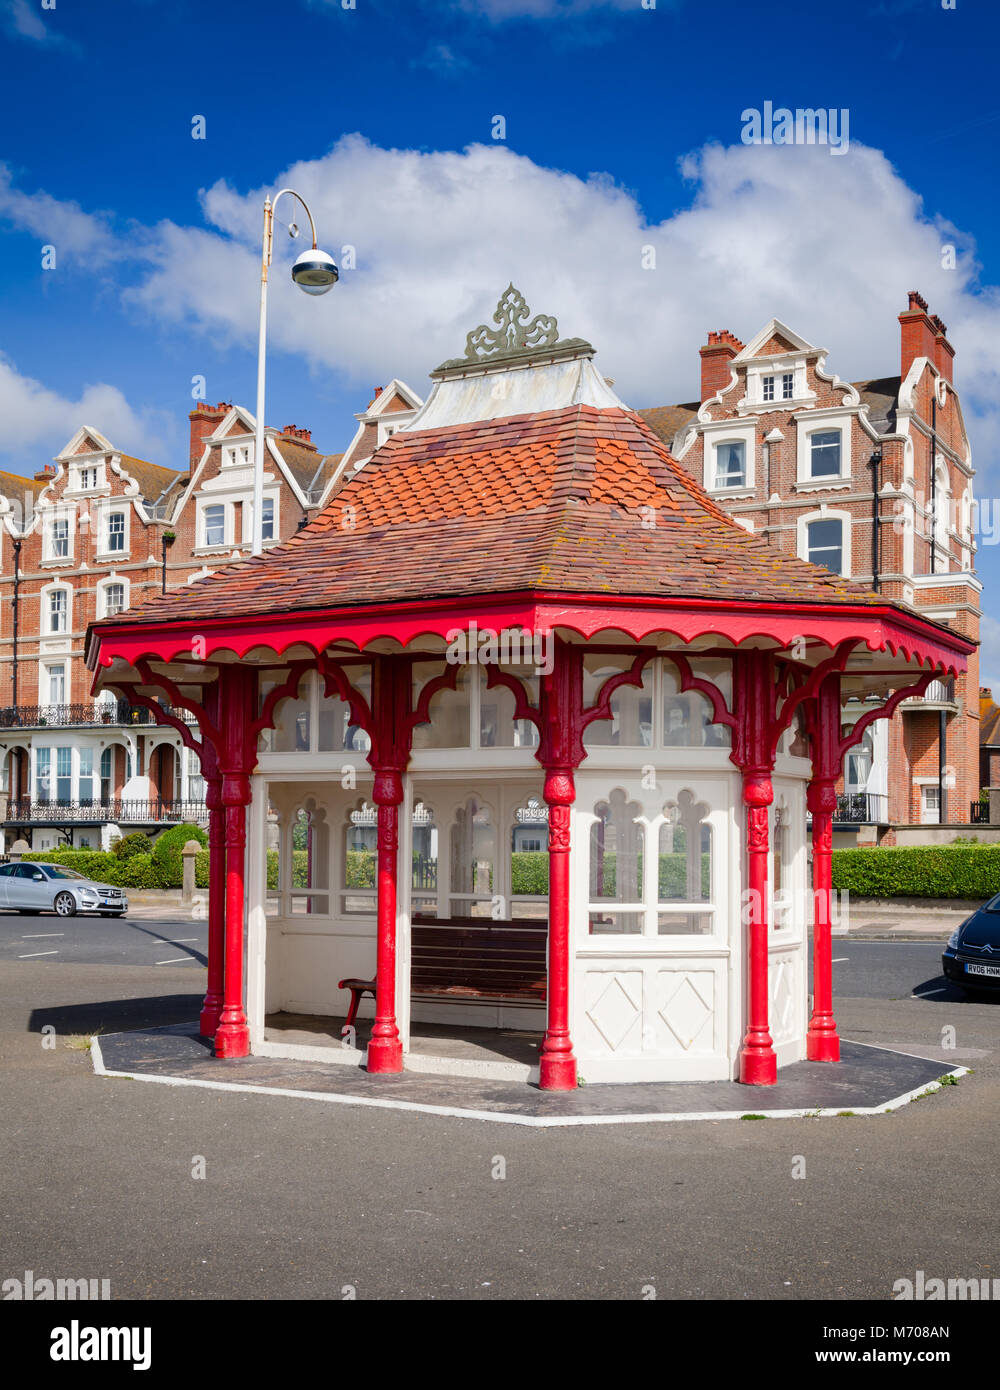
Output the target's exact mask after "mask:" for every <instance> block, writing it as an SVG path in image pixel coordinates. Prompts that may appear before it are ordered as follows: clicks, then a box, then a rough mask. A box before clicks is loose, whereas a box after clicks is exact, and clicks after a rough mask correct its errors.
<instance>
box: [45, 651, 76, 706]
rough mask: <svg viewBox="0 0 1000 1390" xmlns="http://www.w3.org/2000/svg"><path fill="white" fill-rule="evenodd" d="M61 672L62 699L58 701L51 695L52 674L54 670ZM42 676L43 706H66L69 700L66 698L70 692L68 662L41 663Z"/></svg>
mask: <svg viewBox="0 0 1000 1390" xmlns="http://www.w3.org/2000/svg"><path fill="white" fill-rule="evenodd" d="M57 667H58V668H60V669H61V670H62V687H63V688H62V697H61V698H60V699H58V700H56V699H54V698H53V694H52V673H53V671H54V670H55V669H56V668H57ZM42 674H43V676H44V677H45V699H44V700H43V701H41V703H42V704H44V705H68V704H69V703H70V700H69V699H68V698H67V697H68V695H69V692H70V683H69V682H70V672H69V662H68V661H65V660H63V661H46V662H43V663H42Z"/></svg>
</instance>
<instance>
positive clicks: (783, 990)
mask: <svg viewBox="0 0 1000 1390" xmlns="http://www.w3.org/2000/svg"><path fill="white" fill-rule="evenodd" d="M768 974H769V983H770V994H771V1036H772V1038H773V1039H774V1041H775V1042H784V1041H785V1039H786V1038H790V1037H792V1036H793V1035H794V1032H795V964H794V962H793V961H791V960H782V959H781V958H780V957H778V958H776V957H773V956H772V957H771V960H770V962H769V967H768Z"/></svg>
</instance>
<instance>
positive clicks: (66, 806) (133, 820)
mask: <svg viewBox="0 0 1000 1390" xmlns="http://www.w3.org/2000/svg"><path fill="white" fill-rule="evenodd" d="M165 821H170V822H177V823H181V822H189V823H191V824H193V825H207V824H208V809H207V807H206V806H205V803H204V802H203V801H165V800H161V799H158V798H154V799H152V800H150V801H133V800H125V799H122V798H118V799H116V800H114V801H9V802H8V803H7V819H6V822H5V823H6V824H7V825H30V824H36V825H97V824H114V825H160V824H162V823H163V822H165Z"/></svg>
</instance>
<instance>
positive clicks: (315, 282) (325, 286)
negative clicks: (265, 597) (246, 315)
mask: <svg viewBox="0 0 1000 1390" xmlns="http://www.w3.org/2000/svg"><path fill="white" fill-rule="evenodd" d="M286 193H290V194H291V196H292V197H293V198H297V199H298V201H299V202H300V203H301V204H302V206H303V208H305V213H306V216H307V217H308V218H309V228H310V231H311V232H312V250H311V251H303V252H302V255H301V256H299V257H298V258H297V260H296V261H295V264H294V265H293V266H292V279H293V280H294V281H295V283H296V284H297V285H298V286H299V288H300V289H302V290H304V291H305V292H306V294H326V292H327V290H331V289H333V287H334V285H335V284H336V283H337V280H338V278H339V272H338V270H337V267H336V265H335V264H334V261H333V257H332V256H328V255H327V254H326V252H325V251H319V250H317V248H316V223H315V222H314V221H313V215H312V213H311V212H310V211H309V207H308V204H307V203H306V200H305V199H304V198H303V197H302V195H301V194H300V193H296V192H295V189H294V188H283V189H282V190H281V191H280V193H278V194H276V195H275V199H274V202H273V203H272V202H271V199H270V196H268V197H266V198H265V199H264V241H263V246H262V248H261V265H260V336H259V339H258V345H257V427H256V431H255V434H254V459H253V549H252V553H253V554H254V555H259V554H260V553H261V551H262V550H263V548H264V356H265V348H266V344H267V273H268V270H269V269H270V265H271V254H272V250H273V234H274V210H275V208H276V207H277V206H278V202H279V200H280V199H281V198H283V197H284V195H285V194H286ZM288 232H289V235H290V236H293V237H296V236H298V234H299V229H298V227H296V225H295V223H294V222H293V223H292V224H291V226H290V227H289V228H288Z"/></svg>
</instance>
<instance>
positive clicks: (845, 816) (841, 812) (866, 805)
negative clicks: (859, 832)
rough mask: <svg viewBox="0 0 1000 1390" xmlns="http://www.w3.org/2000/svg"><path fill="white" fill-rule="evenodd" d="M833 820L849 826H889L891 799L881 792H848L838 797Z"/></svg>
mask: <svg viewBox="0 0 1000 1390" xmlns="http://www.w3.org/2000/svg"><path fill="white" fill-rule="evenodd" d="M833 819H834V820H835V821H842V822H844V823H846V824H848V825H887V824H888V823H889V798H888V797H887V796H885V795H883V794H882V793H881V792H847V793H845V794H844V795H843V796H838V797H837V810H836V812H835V813H834V817H833Z"/></svg>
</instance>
